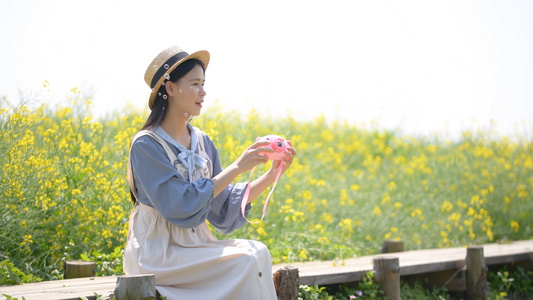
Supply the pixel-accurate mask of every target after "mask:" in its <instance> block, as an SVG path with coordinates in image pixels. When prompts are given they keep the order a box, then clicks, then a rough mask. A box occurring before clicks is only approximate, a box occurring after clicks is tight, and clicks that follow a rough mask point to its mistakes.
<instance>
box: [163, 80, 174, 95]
mask: <svg viewBox="0 0 533 300" xmlns="http://www.w3.org/2000/svg"><path fill="white" fill-rule="evenodd" d="M165 90H166V91H167V95H168V96H169V97H174V93H175V92H176V84H175V83H174V82H172V81H170V80H169V81H167V82H165Z"/></svg>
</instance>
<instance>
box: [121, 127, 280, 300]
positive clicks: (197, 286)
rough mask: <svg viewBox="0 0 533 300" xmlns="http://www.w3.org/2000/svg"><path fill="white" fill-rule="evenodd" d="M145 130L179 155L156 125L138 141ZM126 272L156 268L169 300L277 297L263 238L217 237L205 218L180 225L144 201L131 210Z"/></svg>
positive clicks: (208, 172) (206, 173) (171, 156)
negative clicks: (188, 225)
mask: <svg viewBox="0 0 533 300" xmlns="http://www.w3.org/2000/svg"><path fill="white" fill-rule="evenodd" d="M146 134H147V135H149V136H151V137H152V138H153V139H154V140H156V141H158V142H159V143H160V144H161V145H162V146H163V147H164V148H165V150H166V151H167V155H168V156H169V159H170V160H171V161H176V158H175V154H174V152H172V150H171V149H170V148H169V146H168V144H167V143H166V142H165V141H164V140H163V139H162V138H161V137H160V136H159V135H157V134H156V133H155V132H153V131H145V132H140V133H139V134H138V135H137V136H136V137H135V138H134V141H135V139H136V138H138V137H140V136H142V135H146ZM197 134H198V136H199V137H198V140H199V141H200V142H199V150H200V155H201V156H202V157H204V158H208V156H207V154H206V153H205V150H204V147H203V137H202V136H201V134H202V133H201V132H199V131H197ZM132 144H133V143H132ZM178 165H180V163H177V166H176V169H177V170H178V171H179V172H180V173H182V174H183V172H184V171H186V168H184V167H183V165H181V166H178ZM208 165H210V164H208ZM131 172H132V171H131V167H128V175H129V176H128V177H129V179H130V187H132V191H135V188H134V182H133V176H130V173H131ZM211 172H212V171H211V170H210V169H209V167H206V169H204V170H201V171H200V172H195V174H194V175H193V180H197V179H199V178H200V177H201V176H204V177H207V176H209V177H210V175H211ZM131 175H132V174H131ZM184 176H185V175H184ZM185 178H188V176H185ZM124 272H125V273H126V274H127V275H138V274H155V282H156V288H157V290H158V292H159V293H160V294H161V295H162V296H164V297H166V299H168V300H178V299H190V300H197V299H210V300H211V299H228V300H240V299H242V300H250V299H251V300H261V299H277V296H276V292H275V288H274V284H273V281H272V262H271V257H270V253H269V251H268V249H267V247H266V246H265V245H264V244H263V243H261V242H257V241H251V240H243V239H228V240H217V239H216V238H215V237H214V236H213V234H212V233H211V231H210V230H209V227H208V225H207V223H206V222H204V223H202V224H201V225H200V226H198V227H195V228H182V227H179V226H176V225H174V224H172V223H170V222H168V221H167V220H166V219H164V218H163V217H162V216H161V215H160V214H159V213H158V212H157V211H156V210H155V209H154V208H152V207H150V206H147V205H145V204H142V203H140V202H137V205H136V206H135V208H134V210H133V212H132V213H131V215H130V223H129V235H128V241H127V243H126V248H125V251H124Z"/></svg>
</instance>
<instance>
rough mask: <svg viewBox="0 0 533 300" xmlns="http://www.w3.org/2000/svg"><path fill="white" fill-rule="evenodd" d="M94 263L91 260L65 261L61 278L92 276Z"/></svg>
mask: <svg viewBox="0 0 533 300" xmlns="http://www.w3.org/2000/svg"><path fill="white" fill-rule="evenodd" d="M95 268H96V263H95V262H92V261H81V260H69V261H65V264H64V270H63V271H64V272H63V278H65V279H72V278H82V277H94V275H95V271H94V269H95Z"/></svg>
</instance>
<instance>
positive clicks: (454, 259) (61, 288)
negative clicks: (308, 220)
mask: <svg viewBox="0 0 533 300" xmlns="http://www.w3.org/2000/svg"><path fill="white" fill-rule="evenodd" d="M483 249H484V255H485V263H486V265H497V264H503V263H510V262H521V261H532V260H533V240H527V241H515V242H510V243H507V244H486V245H483ZM380 255H381V254H380ZM387 255H389V256H390V255H391V254H387ZM392 255H394V256H397V257H399V259H400V276H403V275H416V274H424V273H432V272H440V271H447V270H454V271H455V270H457V269H459V268H462V267H463V266H464V265H465V258H466V247H457V248H444V249H427V250H415V251H405V252H397V253H394V254H392ZM374 257H375V256H363V257H357V258H352V259H346V260H344V261H341V262H333V261H319V262H302V263H292V264H291V265H292V266H294V267H297V268H298V271H299V275H300V284H302V285H315V284H317V285H327V284H338V283H344V282H355V281H360V280H361V279H362V278H363V277H364V275H365V274H366V273H367V272H369V271H372V270H373V265H372V260H373V258H374ZM285 266H286V264H278V265H274V266H272V271H273V273H274V272H275V271H277V270H279V269H283V268H284V267H285ZM115 285H116V277H114V276H109V277H92V278H79V279H66V280H59V281H47V282H39V283H31V284H24V285H18V286H0V300H3V299H6V298H5V297H3V296H1V295H2V294H6V295H10V296H12V297H16V298H19V299H22V296H24V297H25V298H26V299H27V300H70V299H79V297H82V296H85V297H87V298H89V299H91V298H90V297H92V296H94V293H97V294H99V295H102V294H105V293H109V292H112V291H114V289H115Z"/></svg>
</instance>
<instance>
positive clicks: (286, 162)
mask: <svg viewBox="0 0 533 300" xmlns="http://www.w3.org/2000/svg"><path fill="white" fill-rule="evenodd" d="M287 143H288V144H289V147H288V148H287V150H285V154H286V155H285V156H284V157H283V158H282V159H281V160H274V161H272V171H275V172H274V173H275V174H277V173H278V168H279V167H280V165H281V162H282V161H283V170H282V171H281V173H282V174H283V173H285V171H287V169H288V168H289V167H290V166H291V164H292V161H293V160H294V157H295V156H296V149H294V147H293V146H292V142H291V141H287Z"/></svg>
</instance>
